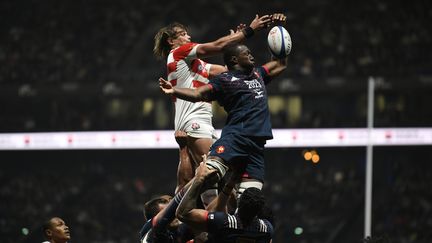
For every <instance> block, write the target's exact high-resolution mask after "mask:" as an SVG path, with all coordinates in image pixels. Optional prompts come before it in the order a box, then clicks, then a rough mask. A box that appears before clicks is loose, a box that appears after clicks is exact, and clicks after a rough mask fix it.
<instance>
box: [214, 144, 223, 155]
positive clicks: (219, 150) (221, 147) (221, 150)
mask: <svg viewBox="0 0 432 243" xmlns="http://www.w3.org/2000/svg"><path fill="white" fill-rule="evenodd" d="M224 151H225V147H224V146H222V145H221V146H219V147H217V149H216V153H218V154H221V153H223V152H224Z"/></svg>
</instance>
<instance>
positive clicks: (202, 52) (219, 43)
mask: <svg viewBox="0 0 432 243" xmlns="http://www.w3.org/2000/svg"><path fill="white" fill-rule="evenodd" d="M271 21H272V15H263V16H261V17H259V16H258V14H257V15H255V19H254V20H252V22H251V23H250V25H249V27H246V28H244V29H243V30H242V31H237V32H235V33H232V34H229V35H226V36H224V37H221V38H219V39H217V40H215V41H212V42H208V43H204V44H199V45H198V46H197V55H198V57H199V58H205V57H210V56H214V55H217V54H220V53H222V50H223V48H224V47H225V46H227V45H229V44H232V43H236V42H240V41H242V40H244V39H246V38H249V37H251V36H252V35H253V34H254V32H256V31H259V30H261V29H263V28H265V27H267V26H268V25H269V24H270V23H271Z"/></svg>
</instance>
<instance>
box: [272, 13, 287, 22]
mask: <svg viewBox="0 0 432 243" xmlns="http://www.w3.org/2000/svg"><path fill="white" fill-rule="evenodd" d="M285 21H286V16H285V14H283V13H274V14H272V15H271V22H272V24H283V23H285Z"/></svg>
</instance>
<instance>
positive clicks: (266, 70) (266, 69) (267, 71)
mask: <svg viewBox="0 0 432 243" xmlns="http://www.w3.org/2000/svg"><path fill="white" fill-rule="evenodd" d="M262 68H263V69H264V70H265V72H266V73H267V74H270V71H269V70H268V68H267V67H266V66H264V65H263V66H262Z"/></svg>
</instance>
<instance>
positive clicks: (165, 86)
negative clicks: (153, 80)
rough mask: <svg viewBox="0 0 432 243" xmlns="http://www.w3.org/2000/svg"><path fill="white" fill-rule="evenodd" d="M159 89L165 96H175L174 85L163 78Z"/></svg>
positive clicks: (160, 79)
mask: <svg viewBox="0 0 432 243" xmlns="http://www.w3.org/2000/svg"><path fill="white" fill-rule="evenodd" d="M159 88H160V89H161V90H162V91H163V92H164V93H165V94H174V88H173V86H172V84H171V83H170V82H168V81H167V80H165V79H163V78H159Z"/></svg>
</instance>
